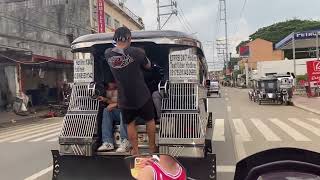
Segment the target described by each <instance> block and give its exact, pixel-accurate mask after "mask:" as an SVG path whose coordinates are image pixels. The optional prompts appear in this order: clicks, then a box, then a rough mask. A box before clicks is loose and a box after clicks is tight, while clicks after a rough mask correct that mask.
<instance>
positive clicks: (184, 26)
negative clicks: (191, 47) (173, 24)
mask: <svg viewBox="0 0 320 180" xmlns="http://www.w3.org/2000/svg"><path fill="white" fill-rule="evenodd" d="M177 18H178V20H179V21H180V23H181V25H182V26H183V28H184V29H185V30H186V31H187V32H190V30H188V28H186V25H185V24H184V23H183V22H182V21H181V19H180V17H179V16H177ZM190 33H191V32H190Z"/></svg>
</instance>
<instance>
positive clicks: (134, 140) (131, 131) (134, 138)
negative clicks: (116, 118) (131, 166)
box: [127, 121, 139, 155]
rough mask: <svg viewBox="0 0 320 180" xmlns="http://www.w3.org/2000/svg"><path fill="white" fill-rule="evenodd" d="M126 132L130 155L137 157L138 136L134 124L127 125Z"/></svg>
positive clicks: (133, 122)
mask: <svg viewBox="0 0 320 180" xmlns="http://www.w3.org/2000/svg"><path fill="white" fill-rule="evenodd" d="M127 130H128V138H129V141H130V143H131V146H132V151H131V154H132V155H137V154H139V149H138V134H137V129H136V122H135V121H132V122H131V123H129V124H128V127H127Z"/></svg>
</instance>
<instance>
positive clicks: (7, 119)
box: [0, 110, 48, 124]
mask: <svg viewBox="0 0 320 180" xmlns="http://www.w3.org/2000/svg"><path fill="white" fill-rule="evenodd" d="M47 113H48V110H40V111H37V112H36V113H34V114H29V115H28V116H20V115H17V114H15V113H14V112H12V111H11V112H7V111H0V124H3V123H16V122H18V121H19V122H21V121H28V120H34V119H38V118H41V117H43V116H45V115H46V114H47Z"/></svg>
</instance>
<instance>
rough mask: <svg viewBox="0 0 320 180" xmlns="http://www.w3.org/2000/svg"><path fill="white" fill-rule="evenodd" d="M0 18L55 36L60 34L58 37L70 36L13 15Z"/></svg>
mask: <svg viewBox="0 0 320 180" xmlns="http://www.w3.org/2000/svg"><path fill="white" fill-rule="evenodd" d="M4 14H5V13H4ZM0 17H3V18H6V19H9V20H12V21H15V22H18V23H21V24H25V25H28V26H31V27H35V28H38V29H41V30H45V31H48V32H52V33H55V34H58V35H61V36H66V35H68V34H66V33H63V32H60V31H55V30H51V29H48V28H47V27H45V26H41V25H39V24H36V23H33V22H30V21H28V20H25V19H20V18H17V17H15V16H11V15H8V14H5V15H0Z"/></svg>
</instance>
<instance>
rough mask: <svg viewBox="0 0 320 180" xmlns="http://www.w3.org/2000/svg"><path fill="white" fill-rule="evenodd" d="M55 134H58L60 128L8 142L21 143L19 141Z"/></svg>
mask: <svg viewBox="0 0 320 180" xmlns="http://www.w3.org/2000/svg"><path fill="white" fill-rule="evenodd" d="M56 132H60V127H59V128H56V129H51V130H49V131H48V130H47V131H44V132H41V133H37V134H33V135H31V136H26V137H24V138H20V139H17V140H13V141H10V142H12V143H15V142H21V141H25V140H28V139H32V138H35V137H39V136H42V135H46V134H49V133H56Z"/></svg>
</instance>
